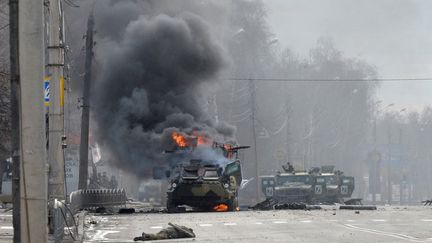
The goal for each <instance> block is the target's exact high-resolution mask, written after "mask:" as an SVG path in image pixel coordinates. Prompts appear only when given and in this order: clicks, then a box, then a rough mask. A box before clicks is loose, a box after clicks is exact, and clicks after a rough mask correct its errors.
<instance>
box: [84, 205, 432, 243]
mask: <svg viewBox="0 0 432 243" xmlns="http://www.w3.org/2000/svg"><path fill="white" fill-rule="evenodd" d="M90 220H94V221H95V222H96V224H89V223H87V224H86V225H85V227H84V228H85V242H132V239H133V238H134V237H135V236H140V235H141V233H142V232H143V231H144V232H146V233H156V232H158V231H159V230H161V229H162V228H164V227H167V226H168V225H167V224H168V222H173V223H177V224H180V225H184V226H187V227H190V228H192V229H193V230H194V232H195V234H196V236H197V237H196V238H195V239H193V240H192V239H179V240H164V241H157V242H368V243H370V242H432V207H423V206H409V207H403V206H402V207H388V206H387V207H378V210H376V211H360V213H359V214H356V213H355V212H354V211H347V210H336V207H334V206H330V207H326V208H325V209H323V210H314V211H303V210H278V211H241V212H226V213H182V214H164V213H154V214H142V213H136V214H130V215H108V216H102V215H88V216H87V218H86V221H87V222H89V221H90ZM155 242H156V241H155Z"/></svg>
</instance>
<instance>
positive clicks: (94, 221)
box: [88, 220, 97, 224]
mask: <svg viewBox="0 0 432 243" xmlns="http://www.w3.org/2000/svg"><path fill="white" fill-rule="evenodd" d="M88 223H89V224H97V221H96V220H90V221H89V222H88Z"/></svg>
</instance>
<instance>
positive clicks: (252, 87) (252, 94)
mask: <svg viewBox="0 0 432 243" xmlns="http://www.w3.org/2000/svg"><path fill="white" fill-rule="evenodd" d="M249 92H250V103H251V119H252V136H253V143H254V160H255V199H256V201H257V202H259V199H260V196H259V195H260V193H259V191H260V190H259V189H260V180H259V166H258V151H257V136H256V127H255V112H256V105H255V104H256V101H255V99H256V97H255V96H256V93H255V82H254V81H253V80H249Z"/></svg>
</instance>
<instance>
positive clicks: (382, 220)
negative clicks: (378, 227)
mask: <svg viewBox="0 0 432 243" xmlns="http://www.w3.org/2000/svg"><path fill="white" fill-rule="evenodd" d="M372 221H374V222H385V221H387V220H385V219H372Z"/></svg>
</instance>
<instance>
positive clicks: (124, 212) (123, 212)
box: [118, 208, 135, 214]
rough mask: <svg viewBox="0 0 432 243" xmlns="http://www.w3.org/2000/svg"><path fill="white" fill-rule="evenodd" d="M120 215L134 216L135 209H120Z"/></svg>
mask: <svg viewBox="0 0 432 243" xmlns="http://www.w3.org/2000/svg"><path fill="white" fill-rule="evenodd" d="M118 213H119V214H133V213H135V208H120V209H119V211H118Z"/></svg>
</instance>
